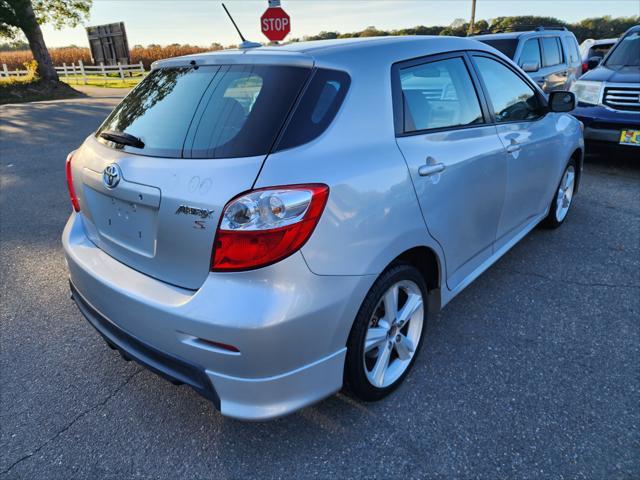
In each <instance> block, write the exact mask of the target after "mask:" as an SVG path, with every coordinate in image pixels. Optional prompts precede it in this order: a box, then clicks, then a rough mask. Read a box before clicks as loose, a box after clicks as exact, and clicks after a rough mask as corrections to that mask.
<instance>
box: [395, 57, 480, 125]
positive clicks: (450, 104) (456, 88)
mask: <svg viewBox="0 0 640 480" xmlns="http://www.w3.org/2000/svg"><path fill="white" fill-rule="evenodd" d="M400 85H401V88H402V97H403V103H404V105H403V112H404V113H403V115H404V119H403V124H404V129H403V130H404V132H413V131H416V130H428V129H433V128H444V127H457V126H462V125H471V124H474V123H482V120H483V119H482V113H481V111H480V104H479V103H478V97H477V96H476V92H475V89H474V87H473V83H472V82H471V78H470V77H469V72H468V71H467V67H466V66H465V64H464V61H463V60H462V59H461V58H450V59H447V60H440V61H436V62H431V63H426V64H423V65H417V66H414V67H409V68H403V69H401V70H400Z"/></svg>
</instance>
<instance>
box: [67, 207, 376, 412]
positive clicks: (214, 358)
mask: <svg viewBox="0 0 640 480" xmlns="http://www.w3.org/2000/svg"><path fill="white" fill-rule="evenodd" d="M82 222H83V220H82V215H81V214H75V213H74V214H72V216H71V218H70V219H69V222H68V223H67V225H66V227H65V230H64V233H63V238H62V242H63V246H64V250H65V256H66V260H67V264H68V268H69V275H70V281H71V285H72V295H73V297H74V299H75V301H76V303H77V304H78V307H79V308H80V310H81V312H82V313H83V314H84V315H85V317H86V318H87V320H88V321H89V322H90V323H91V324H92V325H93V326H94V328H96V329H97V330H98V332H100V334H101V335H102V336H103V337H104V338H105V339H106V340H107V343H109V344H110V345H111V346H112V347H115V348H117V349H118V350H120V352H121V353H123V356H124V357H125V358H127V357H131V358H132V359H134V360H136V361H137V362H139V363H140V364H142V365H144V366H145V367H147V368H149V369H151V370H153V371H155V372H156V373H159V374H160V375H162V376H164V377H166V378H168V379H169V380H171V381H173V382H174V383H185V384H187V385H190V386H191V387H192V388H194V390H196V391H197V392H198V393H200V394H201V395H203V396H204V397H206V398H208V399H209V400H211V401H212V402H213V403H214V405H215V406H216V408H218V409H219V410H220V411H221V412H222V413H223V414H224V415H227V416H230V417H235V418H240V419H252V420H261V419H267V418H273V417H277V416H281V415H285V414H287V413H290V412H293V411H295V410H297V409H299V408H302V407H304V406H306V405H309V404H311V403H314V402H316V401H318V400H320V399H322V398H324V397H326V396H328V395H331V394H332V393H334V392H336V391H337V390H339V389H340V388H341V386H342V373H343V368H344V358H345V354H346V348H345V345H346V339H347V336H348V334H349V331H350V329H351V324H352V322H353V319H354V318H355V316H356V314H357V310H358V308H359V307H360V303H361V302H362V299H363V298H364V296H365V295H366V292H367V291H368V289H369V288H370V286H371V284H372V283H373V281H374V280H375V277H373V276H339V277H331V276H320V275H315V274H313V273H312V272H311V271H310V270H309V269H308V267H307V266H306V263H305V261H304V259H303V258H302V255H301V254H300V253H297V254H295V255H292V256H291V257H289V258H287V259H285V260H283V261H281V262H279V263H277V264H274V265H271V266H269V267H266V268H263V269H259V270H255V271H251V272H237V273H224V274H219V273H218V274H210V275H209V277H208V278H207V280H206V281H205V283H204V284H203V285H202V286H201V288H200V289H198V290H197V291H191V290H185V289H182V288H179V287H176V286H172V285H169V284H166V283H164V282H161V281H159V280H156V279H153V278H151V277H149V276H147V275H145V274H142V273H140V272H137V271H135V270H133V269H131V268H129V267H127V266H126V265H124V264H122V263H120V262H118V261H117V260H115V259H113V258H112V257H110V256H108V255H107V254H105V253H104V252H103V251H102V250H100V249H98V248H97V247H96V246H95V245H94V244H93V243H91V241H90V240H89V239H88V238H87V236H86V235H85V232H84V227H83V224H82ZM211 342H218V344H216V343H211ZM219 344H226V345H232V346H234V347H236V348H237V349H238V350H239V351H237V352H234V351H229V350H226V349H224V348H220V347H219V346H218V345H219Z"/></svg>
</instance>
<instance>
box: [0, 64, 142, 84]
mask: <svg viewBox="0 0 640 480" xmlns="http://www.w3.org/2000/svg"><path fill="white" fill-rule="evenodd" d="M55 68H56V72H58V75H59V76H60V77H61V78H66V79H75V80H77V81H78V82H79V83H80V82H82V83H84V84H86V83H87V80H88V79H89V78H94V77H98V78H99V79H100V80H102V81H105V82H109V81H122V80H124V79H125V78H129V77H134V76H141V75H145V74H146V73H147V72H145V70H144V65H142V62H140V63H137V64H133V65H122V64H121V63H119V62H118V64H117V65H104V64H103V63H100V65H85V64H84V63H83V62H82V60H78V62H77V63H76V62H73V63H72V64H71V65H67V64H66V63H63V64H62V66H61V67H60V66H57V67H55ZM28 73H29V72H28V71H27V70H9V69H8V68H7V65H6V64H5V63H3V64H2V70H1V71H0V77H20V76H24V75H27V74H28Z"/></svg>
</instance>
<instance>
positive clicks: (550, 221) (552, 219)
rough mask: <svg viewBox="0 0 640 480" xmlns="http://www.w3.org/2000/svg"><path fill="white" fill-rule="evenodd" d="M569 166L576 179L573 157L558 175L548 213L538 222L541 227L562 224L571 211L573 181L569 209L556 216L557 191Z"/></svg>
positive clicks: (575, 163) (556, 226) (551, 227)
mask: <svg viewBox="0 0 640 480" xmlns="http://www.w3.org/2000/svg"><path fill="white" fill-rule="evenodd" d="M571 167H573V171H574V172H575V175H576V177H575V178H576V179H577V174H578V173H577V172H578V164H577V162H576V160H575V158H571V160H569V163H567V166H566V167H565V168H564V170H563V171H562V177H560V181H559V182H558V186H557V187H556V189H555V190H554V191H553V197H552V198H551V206H550V207H549V213H548V215H547V216H546V217H545V218H544V220H542V222H540V226H541V227H542V228H547V229H553V228H558V227H559V226H560V225H562V224H563V223H564V221H565V220H566V219H567V217H568V216H569V212H570V211H571V206H572V205H573V194H574V193H575V183H574V187H573V191H572V198H571V203H570V204H569V210H568V211H567V213H566V214H565V216H564V217H562V218H560V219H559V218H558V216H557V210H558V201H559V199H558V192H559V190H560V187H561V185H562V181H563V179H564V176H565V174H566V173H567V170H569V168H571Z"/></svg>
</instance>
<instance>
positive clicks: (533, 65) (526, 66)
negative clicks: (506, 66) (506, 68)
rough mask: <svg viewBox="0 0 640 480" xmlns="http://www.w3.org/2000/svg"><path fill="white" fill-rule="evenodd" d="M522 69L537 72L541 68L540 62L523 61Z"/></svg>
mask: <svg viewBox="0 0 640 480" xmlns="http://www.w3.org/2000/svg"><path fill="white" fill-rule="evenodd" d="M522 70H524V71H525V72H527V73H531V72H537V71H538V70H540V64H539V63H538V62H531V63H523V64H522Z"/></svg>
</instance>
